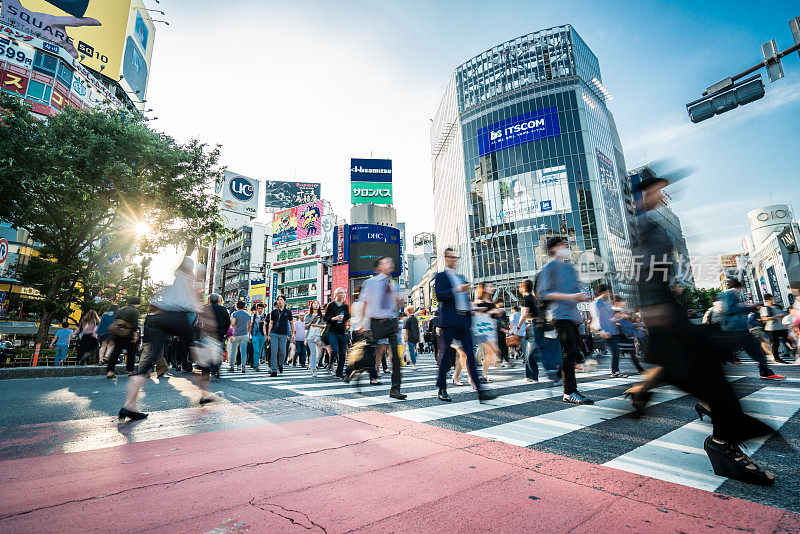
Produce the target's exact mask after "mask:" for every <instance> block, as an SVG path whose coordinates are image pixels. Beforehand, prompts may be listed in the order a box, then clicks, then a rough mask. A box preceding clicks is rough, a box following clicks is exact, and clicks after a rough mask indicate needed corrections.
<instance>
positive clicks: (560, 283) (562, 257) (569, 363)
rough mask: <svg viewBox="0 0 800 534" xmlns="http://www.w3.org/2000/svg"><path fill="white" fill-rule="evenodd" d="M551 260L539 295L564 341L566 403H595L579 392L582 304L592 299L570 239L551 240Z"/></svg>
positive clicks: (538, 281)
mask: <svg viewBox="0 0 800 534" xmlns="http://www.w3.org/2000/svg"><path fill="white" fill-rule="evenodd" d="M547 253H548V254H549V256H550V261H549V262H548V263H547V264H546V265H545V266H544V267H542V270H541V271H540V272H539V275H538V276H537V279H536V293H537V295H538V296H539V298H540V299H541V300H543V301H545V302H546V303H547V311H546V314H547V317H548V319H549V320H552V321H553V323H554V326H555V329H556V332H558V339H559V341H560V342H561V375H562V377H563V380H564V396H563V397H562V400H563V401H564V402H568V403H571V404H594V401H592V400H591V399H589V398H587V397H586V396H584V395H583V394H581V393H580V392H579V391H578V383H577V381H576V380H575V365H576V364H577V363H578V362H579V361H580V360H581V359H582V358H581V354H580V348H579V347H578V344H579V343H580V339H579V334H578V325H579V324H580V323H581V322H582V321H583V319H582V318H581V314H580V312H579V311H578V303H579V302H586V301H588V300H589V297H588V296H586V293H584V292H583V291H581V287H580V283H579V282H578V275H577V273H576V272H575V268H574V267H573V266H572V264H571V263H570V262H569V260H570V257H571V253H570V250H569V244H568V242H567V239H566V238H564V237H562V236H554V237H551V238H550V239H548V240H547Z"/></svg>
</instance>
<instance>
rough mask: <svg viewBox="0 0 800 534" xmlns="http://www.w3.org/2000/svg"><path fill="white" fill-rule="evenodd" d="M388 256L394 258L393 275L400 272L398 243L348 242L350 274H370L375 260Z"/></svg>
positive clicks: (373, 269) (373, 268)
mask: <svg viewBox="0 0 800 534" xmlns="http://www.w3.org/2000/svg"><path fill="white" fill-rule="evenodd" d="M383 256H389V257H391V258H392V259H393V260H394V271H393V272H392V274H393V275H399V274H400V244H399V243H382V242H360V243H350V274H372V273H373V272H375V267H374V264H375V260H377V259H378V258H381V257H383Z"/></svg>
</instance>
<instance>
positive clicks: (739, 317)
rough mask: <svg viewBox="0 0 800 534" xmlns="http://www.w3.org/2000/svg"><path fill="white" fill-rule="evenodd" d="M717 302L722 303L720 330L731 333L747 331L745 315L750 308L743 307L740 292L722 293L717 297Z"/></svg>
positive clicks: (729, 291) (728, 291)
mask: <svg viewBox="0 0 800 534" xmlns="http://www.w3.org/2000/svg"><path fill="white" fill-rule="evenodd" d="M719 300H721V301H722V313H720V321H719V326H720V328H722V329H723V330H726V331H732V332H744V331H745V330H747V315H748V314H749V313H750V307H749V306H744V305H743V301H742V294H741V292H739V291H736V290H734V289H729V290H727V291H723V292H722V293H720V295H719Z"/></svg>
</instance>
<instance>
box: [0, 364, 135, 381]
mask: <svg viewBox="0 0 800 534" xmlns="http://www.w3.org/2000/svg"><path fill="white" fill-rule="evenodd" d="M114 372H115V373H116V374H117V375H123V374H128V371H127V370H126V369H125V365H124V364H121V365H117V366H116V367H115V368H114ZM104 374H106V366H105V365H60V366H58V367H56V366H55V365H39V366H37V367H0V380H12V379H15V378H54V377H65V376H99V375H104Z"/></svg>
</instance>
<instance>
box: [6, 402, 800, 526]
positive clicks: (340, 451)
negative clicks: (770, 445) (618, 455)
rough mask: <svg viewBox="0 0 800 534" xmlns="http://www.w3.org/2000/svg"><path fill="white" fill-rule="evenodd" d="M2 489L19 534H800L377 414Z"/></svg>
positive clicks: (783, 515) (94, 455)
mask: <svg viewBox="0 0 800 534" xmlns="http://www.w3.org/2000/svg"><path fill="white" fill-rule="evenodd" d="M127 425H131V423H127ZM125 426H126V425H123V426H122V427H120V431H121V432H120V433H121V434H123V435H124V433H125ZM0 487H2V488H3V490H4V491H3V495H4V496H3V498H2V499H0V521H2V524H3V530H4V531H7V532H30V531H37V532H63V531H64V530H65V529H66V530H68V531H109V530H114V531H124V532H136V531H151V530H156V531H163V532H166V531H169V532H170V533H173V532H209V531H213V532H219V533H225V532H245V531H248V532H326V533H338V532H350V531H358V532H415V533H417V532H420V533H424V532H476V531H480V532H587V533H588V532H592V533H597V532H645V531H648V532H681V531H682V532H692V533H696V532H714V533H720V532H733V531H741V530H746V531H749V532H763V533H768V532H797V531H798V530H800V516H798V515H797V514H793V513H791V512H786V511H784V510H781V509H778V508H772V507H769V506H764V505H761V504H756V503H752V502H748V501H741V500H737V499H733V498H729V497H724V496H721V495H717V494H714V493H708V492H704V491H700V490H694V489H690V488H687V487H683V486H678V485H675V484H671V483H667V482H661V481H658V480H654V479H650V478H647V477H642V476H638V475H634V474H631V473H626V472H623V471H617V470H614V469H610V468H605V467H601V466H597V465H594V464H589V463H585V462H581V461H578V460H572V459H568V458H564V457H560V456H555V455H552V454H546V453H541V452H538V451H534V450H531V449H526V448H521V447H515V446H512V445H506V444H503V443H497V442H492V441H489V440H486V439H483V438H478V437H474V436H469V435H465V434H460V433H457V432H453V431H450V430H445V429H442V428H438V427H434V426H429V425H425V424H420V423H414V422H410V421H405V420H401V419H398V418H395V417H391V416H388V415H385V414H380V413H376V412H362V413H357V414H351V415H346V416H333V417H322V418H315V419H306V420H302V421H296V422H291V423H283V424H277V425H267V426H258V427H251V428H243V429H236V430H225V431H219V432H208V433H204V434H198V435H193V436H183V437H177V438H168V439H161V440H156V441H148V442H140V443H129V444H125V445H121V446H116V447H109V448H104V449H98V450H92V451H87V452H78V453H70V454H55V455H51V456H45V457H39V458H27V459H20V460H9V461H4V462H0Z"/></svg>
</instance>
